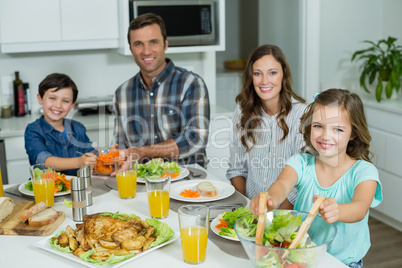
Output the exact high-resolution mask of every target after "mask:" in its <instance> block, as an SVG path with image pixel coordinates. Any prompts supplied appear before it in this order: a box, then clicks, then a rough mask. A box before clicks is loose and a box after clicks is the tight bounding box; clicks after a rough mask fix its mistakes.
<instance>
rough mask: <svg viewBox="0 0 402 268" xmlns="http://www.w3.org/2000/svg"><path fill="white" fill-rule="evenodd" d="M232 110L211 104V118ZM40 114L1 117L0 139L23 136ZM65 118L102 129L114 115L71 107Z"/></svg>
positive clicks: (112, 119) (227, 113)
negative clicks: (88, 112)
mask: <svg viewBox="0 0 402 268" xmlns="http://www.w3.org/2000/svg"><path fill="white" fill-rule="evenodd" d="M232 112H233V111H230V110H228V109H225V108H223V107H220V106H215V105H211V119H212V118H213V117H215V116H218V115H229V116H230V114H231V113H232ZM40 116H41V114H38V113H36V114H31V115H25V116H22V117H11V118H1V120H0V129H1V130H0V139H1V138H7V137H16V136H24V132H25V128H26V126H27V125H28V124H29V123H32V122H34V121H35V120H36V119H38V118H39V117H40ZM67 118H70V119H74V120H76V121H78V122H81V123H82V124H83V125H84V126H85V127H86V129H87V130H103V129H109V128H113V126H114V115H113V114H105V113H103V114H102V113H101V114H99V115H98V114H90V115H85V116H83V115H81V113H80V112H79V111H78V110H76V109H73V110H72V111H70V113H69V114H68V116H67Z"/></svg>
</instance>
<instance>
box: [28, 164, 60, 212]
mask: <svg viewBox="0 0 402 268" xmlns="http://www.w3.org/2000/svg"><path fill="white" fill-rule="evenodd" d="M29 172H30V173H31V180H32V186H33V191H34V196H35V203H36V204H38V203H40V202H43V203H45V204H46V205H47V206H48V207H51V206H53V204H54V165H50V164H45V163H41V164H35V165H32V166H30V167H29Z"/></svg>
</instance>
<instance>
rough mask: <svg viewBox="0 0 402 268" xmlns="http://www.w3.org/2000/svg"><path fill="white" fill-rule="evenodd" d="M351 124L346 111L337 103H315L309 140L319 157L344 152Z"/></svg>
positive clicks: (349, 137) (349, 136)
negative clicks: (323, 104) (326, 104)
mask: <svg viewBox="0 0 402 268" xmlns="http://www.w3.org/2000/svg"><path fill="white" fill-rule="evenodd" d="M351 135H352V125H351V123H350V120H349V114H348V112H347V111H345V110H344V109H342V108H341V107H339V106H337V105H329V106H322V105H317V106H316V107H315V109H314V113H313V118H312V124H311V136H310V141H311V144H312V145H313V146H314V148H315V149H316V150H317V152H318V153H319V154H320V157H321V156H323V157H334V156H338V155H342V154H346V149H347V146H348V143H349V140H351Z"/></svg>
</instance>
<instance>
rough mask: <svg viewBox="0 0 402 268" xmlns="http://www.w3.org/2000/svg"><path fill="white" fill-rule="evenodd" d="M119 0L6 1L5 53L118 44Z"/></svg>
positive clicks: (1, 27)
mask: <svg viewBox="0 0 402 268" xmlns="http://www.w3.org/2000/svg"><path fill="white" fill-rule="evenodd" d="M118 26H119V25H118V0H85V1H81V0H36V1H31V0H2V1H0V42H1V52H2V53H18V52H41V51H62V50H79V49H101V48H117V47H118V38H119V32H118Z"/></svg>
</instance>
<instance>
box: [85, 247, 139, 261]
mask: <svg viewBox="0 0 402 268" xmlns="http://www.w3.org/2000/svg"><path fill="white" fill-rule="evenodd" d="M95 252H96V251H95V249H91V250H88V251H87V252H85V253H82V254H81V255H80V258H81V260H83V261H86V262H90V263H94V264H97V265H106V264H115V263H119V262H122V261H125V260H127V259H130V258H131V257H133V256H134V253H131V254H129V255H125V256H116V255H113V254H112V256H110V257H109V259H107V260H105V261H101V260H94V259H92V258H91V254H92V253H95Z"/></svg>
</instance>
